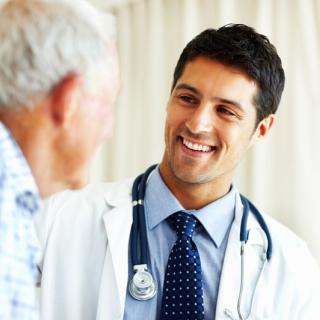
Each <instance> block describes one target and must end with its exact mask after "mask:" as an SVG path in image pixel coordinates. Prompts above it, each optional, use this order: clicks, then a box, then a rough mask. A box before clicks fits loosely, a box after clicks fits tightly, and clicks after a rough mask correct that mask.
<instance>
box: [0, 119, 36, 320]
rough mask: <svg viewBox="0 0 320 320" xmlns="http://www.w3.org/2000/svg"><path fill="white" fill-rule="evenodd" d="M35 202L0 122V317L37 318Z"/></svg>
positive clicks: (22, 165)
mask: <svg viewBox="0 0 320 320" xmlns="http://www.w3.org/2000/svg"><path fill="white" fill-rule="evenodd" d="M39 205H40V197H39V193H38V189H37V186H36V184H35V181H34V179H33V177H32V174H31V171H30V169H29V166H28V164H27V162H26V160H25V158H24V157H23V155H22V153H21V150H20V149H19V147H18V145H17V144H16V142H15V141H14V139H13V138H12V136H11V135H10V133H9V132H8V131H7V129H6V128H5V127H4V126H3V124H2V123H1V122H0V320H36V319H39V316H38V302H37V297H36V296H37V291H36V290H37V289H36V287H35V284H36V281H37V279H38V270H37V267H36V263H37V261H38V259H39V256H40V246H39V244H38V241H37V238H36V234H35V230H34V226H33V216H34V215H35V214H36V213H37V212H38V211H39Z"/></svg>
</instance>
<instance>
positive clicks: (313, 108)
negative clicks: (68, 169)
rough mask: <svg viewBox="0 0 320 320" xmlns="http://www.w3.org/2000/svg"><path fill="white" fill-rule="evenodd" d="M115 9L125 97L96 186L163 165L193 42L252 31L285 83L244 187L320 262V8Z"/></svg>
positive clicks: (188, 3)
mask: <svg viewBox="0 0 320 320" xmlns="http://www.w3.org/2000/svg"><path fill="white" fill-rule="evenodd" d="M113 10H114V13H115V15H116V17H117V21H118V45H119V50H120V57H121V67H122V90H121V93H120V97H119V99H118V103H117V106H116V123H115V134H114V137H113V139H112V140H111V141H109V142H108V143H107V146H105V147H104V148H103V149H102V150H101V151H100V152H99V155H98V157H97V160H96V162H95V164H94V167H93V171H92V180H114V179H120V178H124V177H128V176H134V175H136V174H137V173H139V172H141V171H143V170H144V169H145V168H146V166H148V165H150V164H152V163H156V162H159V161H160V159H161V156H162V152H163V146H164V145H163V124H164V119H165V107H166V102H167V99H168V96H169V90H170V84H171V80H172V74H173V69H174V66H175V63H176V61H177V59H178V56H179V54H180V52H181V50H182V48H183V47H184V45H185V44H186V42H187V41H189V40H190V39H191V38H193V37H194V36H195V35H196V34H197V33H199V32H200V31H202V30H203V29H205V28H210V27H213V28H217V27H219V26H221V25H224V24H226V23H231V22H233V23H245V24H248V25H251V26H253V27H255V28H256V29H257V30H258V31H259V32H261V33H264V34H266V35H267V36H268V37H269V38H270V39H271V41H272V42H273V43H274V44H275V45H276V47H277V49H278V52H279V54H280V56H281V57H282V60H283V64H284V68H285V71H286V77H287V81H286V88H285V92H284V95H283V99H282V102H281V105H280V108H279V112H278V114H277V115H278V118H277V121H276V125H275V128H274V129H273V132H272V134H271V136H270V137H269V139H268V140H267V141H266V142H264V143H263V144H262V145H259V146H257V147H256V148H255V149H253V150H252V151H251V153H250V154H249V155H248V156H247V158H246V159H245V161H244V162H243V163H242V164H241V166H240V168H239V170H238V174H237V177H236V184H237V186H238V187H239V188H240V190H241V191H242V192H243V193H244V194H246V195H247V196H248V197H249V198H251V199H252V201H253V202H254V203H256V205H257V206H258V207H259V208H260V209H261V210H264V211H266V212H267V213H268V214H270V215H272V216H274V217H275V218H277V219H278V220H280V221H281V222H282V223H284V224H285V225H287V226H288V227H289V228H291V229H292V230H294V231H295V232H296V233H297V234H298V235H299V236H300V237H302V238H304V239H305V240H306V241H307V243H308V245H309V247H310V249H311V250H312V252H313V254H314V255H315V256H316V257H317V259H318V261H319V262H320V232H319V228H320V205H319V204H318V200H319V199H320V188H319V180H320V169H319V167H320V1H317V0H241V1H239V0H149V1H147V0H144V1H143V0H141V1H138V0H136V1H131V2H129V3H127V4H123V3H122V5H121V6H114V7H113ZM275 245H276V244H275ZM297 259H299V257H297Z"/></svg>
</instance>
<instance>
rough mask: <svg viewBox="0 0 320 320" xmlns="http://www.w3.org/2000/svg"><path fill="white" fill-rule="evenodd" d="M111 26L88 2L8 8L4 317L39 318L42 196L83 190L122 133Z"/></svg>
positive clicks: (1, 94) (31, 1)
mask: <svg viewBox="0 0 320 320" xmlns="http://www.w3.org/2000/svg"><path fill="white" fill-rule="evenodd" d="M106 23H108V24H109V26H108V25H107V24H106ZM111 23H112V18H111V17H108V18H106V17H103V16H102V15H101V14H100V13H99V12H98V11H97V10H96V9H94V8H93V7H92V6H91V5H89V4H88V3H86V2H85V1H81V2H80V3H77V4H76V5H75V4H72V3H70V1H62V0H61V1H60V0H59V1H46V0H43V1H39V0H28V1H18V0H11V1H2V4H1V5H0V43H1V45H0V319H3V320H9V319H12V320H31V319H32V320H33V319H38V318H39V309H38V307H39V303H37V301H36V288H35V284H36V282H37V280H38V270H37V263H38V261H39V260H38V259H39V258H40V246H39V243H38V241H37V239H36V235H35V230H34V224H33V219H34V217H35V216H36V215H37V214H38V211H39V207H40V198H41V197H46V196H48V195H51V194H52V193H54V192H57V191H59V190H62V189H66V188H79V187H81V186H83V185H84V184H85V183H86V180H87V174H88V165H89V161H90V160H91V158H92V156H93V155H94V153H95V150H96V148H97V146H98V145H100V143H101V142H102V141H103V140H104V138H105V137H106V136H108V135H109V133H110V130H111V129H112V104H113V100H114V98H115V95H116V91H117V86H118V70H117V59H116V54H115V50H114V44H113V40H112V34H111V27H112V25H111ZM104 24H105V28H102V27H103V25H104ZM106 32H107V33H106Z"/></svg>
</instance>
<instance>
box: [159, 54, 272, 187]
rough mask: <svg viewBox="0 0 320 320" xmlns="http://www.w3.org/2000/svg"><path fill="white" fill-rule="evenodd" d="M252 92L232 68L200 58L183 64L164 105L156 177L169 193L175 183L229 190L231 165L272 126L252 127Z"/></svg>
mask: <svg viewBox="0 0 320 320" xmlns="http://www.w3.org/2000/svg"><path fill="white" fill-rule="evenodd" d="M257 92H258V87H257V84H256V83H255V82H254V81H253V80H252V79H250V78H249V77H248V76H247V75H246V74H245V73H244V72H242V71H240V70H238V69H236V68H233V67H229V66H226V65H223V64H221V63H219V62H217V61H214V60H212V59H208V58H205V57H198V58H196V59H194V60H192V61H190V62H189V63H187V65H186V67H185V69H184V72H183V73H182V76H181V77H180V78H179V79H178V81H177V83H176V85H175V87H174V89H173V90H172V93H171V96H170V100H169V103H168V106H167V118H166V127H165V142H166V149H165V153H164V156H163V160H162V163H161V174H162V176H163V178H164V180H165V182H166V183H167V185H168V186H169V187H170V188H171V190H172V191H173V192H174V191H175V190H174V189H175V186H177V185H179V188H181V185H185V186H188V185H192V186H193V187H194V186H195V185H199V184H201V185H211V186H212V184H215V185H216V187H218V186H219V185H221V186H222V185H223V186H225V187H226V188H229V187H230V184H231V180H232V176H233V173H234V170H235V168H236V166H237V165H238V163H239V162H240V160H241V159H242V158H243V156H244V154H245V153H246V151H247V150H248V148H249V147H250V145H252V144H253V143H254V142H256V141H257V140H259V139H260V138H261V137H263V136H264V135H265V134H266V133H267V131H268V128H269V127H271V124H272V120H270V119H269V120H266V119H265V120H263V121H262V122H261V123H260V124H259V125H258V127H257V128H256V126H255V124H256V108H255V106H254V104H253V101H254V97H255V96H256V94H257ZM270 121H271V122H270Z"/></svg>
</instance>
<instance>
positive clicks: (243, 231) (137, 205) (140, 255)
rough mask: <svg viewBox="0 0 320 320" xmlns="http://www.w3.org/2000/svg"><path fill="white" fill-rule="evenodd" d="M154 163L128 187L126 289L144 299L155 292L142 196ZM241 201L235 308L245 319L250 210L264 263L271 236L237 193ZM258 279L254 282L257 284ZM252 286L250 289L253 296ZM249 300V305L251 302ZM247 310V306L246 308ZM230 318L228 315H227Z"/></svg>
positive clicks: (246, 202)
mask: <svg viewBox="0 0 320 320" xmlns="http://www.w3.org/2000/svg"><path fill="white" fill-rule="evenodd" d="M156 166H157V165H153V166H151V167H150V168H148V169H147V170H146V172H144V173H142V174H140V175H139V176H138V177H137V178H136V179H135V181H134V183H133V186H132V205H133V213H132V214H133V217H132V218H133V223H132V229H131V235H130V245H131V247H130V250H131V261H132V266H133V271H134V275H133V277H132V279H131V280H130V282H129V292H130V294H131V296H132V297H133V298H134V299H136V300H139V301H145V300H150V299H152V298H153V297H154V296H155V295H156V293H157V284H156V281H155V280H154V278H153V276H152V274H151V272H150V271H149V269H148V264H147V263H148V239H147V227H146V217H145V209H144V197H145V192H146V185H147V180H148V177H149V175H150V173H151V172H152V171H153V170H154V169H155V168H156ZM240 197H241V201H242V204H243V214H242V219H241V226H240V255H241V281H240V291H239V297H238V306H237V311H238V314H239V317H240V320H244V319H246V318H245V317H244V316H243V315H242V313H241V302H242V298H243V287H244V265H245V258H244V256H245V255H244V252H245V245H246V243H247V241H248V238H249V231H248V230H247V223H248V217H249V213H250V212H251V213H252V214H253V215H254V217H255V218H256V220H257V222H258V223H259V225H260V227H261V229H262V230H263V232H264V233H265V236H266V238H267V241H268V247H267V250H266V254H265V259H264V263H265V261H266V260H270V259H271V256H272V239H271V235H270V231H269V229H268V226H267V224H266V222H265V220H264V219H263V217H262V215H261V213H260V212H259V211H258V209H257V208H256V207H255V206H254V205H253V204H252V203H251V202H250V201H249V200H248V199H247V198H245V197H244V196H243V195H240ZM262 270H263V267H262V268H261V269H260V273H259V276H258V278H257V279H258V280H259V278H260V276H261V273H262ZM258 280H257V282H256V283H258ZM255 289H256V286H255V288H254V290H253V295H254V292H255ZM252 300H253V299H251V304H252ZM250 310H251V307H250ZM230 318H231V319H233V318H232V316H231V315H230Z"/></svg>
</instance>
